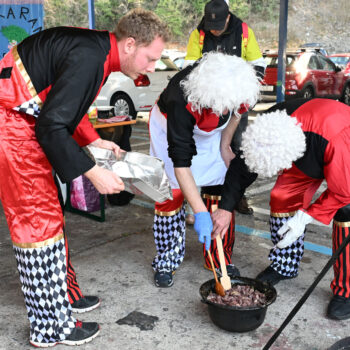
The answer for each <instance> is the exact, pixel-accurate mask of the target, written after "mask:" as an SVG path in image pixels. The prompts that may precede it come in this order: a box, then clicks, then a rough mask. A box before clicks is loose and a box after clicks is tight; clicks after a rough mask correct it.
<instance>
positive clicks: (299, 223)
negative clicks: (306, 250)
mask: <svg viewBox="0 0 350 350" xmlns="http://www.w3.org/2000/svg"><path fill="white" fill-rule="evenodd" d="M312 220H313V217H312V216H310V215H308V214H306V213H304V212H303V211H301V210H298V211H297V212H296V214H295V215H294V216H293V217H292V218H290V219H289V220H288V221H287V222H285V223H284V224H283V226H282V227H281V228H280V229H279V230H278V231H277V234H278V235H279V236H280V237H283V239H281V240H280V241H279V242H278V243H277V247H278V248H285V247H287V246H289V245H291V244H292V243H293V242H295V241H296V240H297V239H298V238H299V237H300V236H301V235H302V234H303V233H304V231H305V226H306V225H307V224H309V223H310V222H311V221H312Z"/></svg>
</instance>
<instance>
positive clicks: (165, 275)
mask: <svg viewBox="0 0 350 350" xmlns="http://www.w3.org/2000/svg"><path fill="white" fill-rule="evenodd" d="M174 273H175V272H169V271H156V273H155V274H154V283H155V285H156V286H157V287H159V288H169V287H171V286H172V285H173V284H174V280H173V275H174Z"/></svg>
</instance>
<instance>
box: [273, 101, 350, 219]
mask: <svg viewBox="0 0 350 350" xmlns="http://www.w3.org/2000/svg"><path fill="white" fill-rule="evenodd" d="M283 109H285V110H286V111H287V114H289V115H291V116H292V117H295V118H296V119H297V120H298V122H299V123H300V124H301V128H302V129H303V131H304V134H305V137H306V151H305V153H304V155H303V157H301V158H300V159H298V160H297V161H295V162H294V165H295V166H296V167H297V168H298V169H299V170H301V171H302V172H303V173H304V174H305V175H307V176H308V177H310V178H315V179H325V180H326V181H327V189H326V190H325V191H324V192H323V193H322V194H321V195H320V197H318V198H317V199H316V201H315V202H314V203H313V204H312V205H311V206H310V207H309V208H304V209H305V211H306V212H307V213H308V214H309V215H311V216H312V217H313V218H315V219H316V220H318V221H320V222H323V223H324V224H329V223H330V221H331V220H332V218H333V217H334V215H335V213H336V212H337V210H338V209H340V208H342V207H344V206H346V205H348V204H350V176H349V174H350V107H349V106H347V105H345V104H344V103H341V102H337V101H334V100H329V99H313V100H309V101H307V100H302V99H299V100H295V101H290V102H284V103H279V104H277V105H275V106H273V107H272V108H270V110H269V112H270V111H275V110H283Z"/></svg>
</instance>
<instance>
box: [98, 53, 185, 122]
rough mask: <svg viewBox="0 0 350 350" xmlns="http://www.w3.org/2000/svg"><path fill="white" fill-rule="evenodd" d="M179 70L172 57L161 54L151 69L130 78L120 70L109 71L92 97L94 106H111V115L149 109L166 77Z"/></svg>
mask: <svg viewBox="0 0 350 350" xmlns="http://www.w3.org/2000/svg"><path fill="white" fill-rule="evenodd" d="M178 71H179V69H178V68H177V66H176V65H175V64H174V63H173V61H172V60H171V59H170V58H169V57H167V56H162V58H161V59H160V60H158V61H157V62H156V66H155V71H154V72H153V73H147V74H145V75H140V76H139V77H138V78H137V79H135V80H132V79H131V78H129V77H127V76H126V75H124V74H123V73H121V72H113V73H111V74H110V76H109V77H108V79H107V82H106V83H105V85H104V86H103V87H102V89H101V91H100V93H99V95H98V96H97V99H96V101H95V102H96V105H97V107H102V106H113V107H114V114H115V115H130V116H132V117H133V118H136V115H137V112H139V111H149V110H150V109H151V108H152V106H153V105H154V103H155V101H156V99H157V98H158V96H159V95H160V93H161V92H162V91H163V90H164V88H165V87H166V86H167V84H168V81H169V80H170V79H171V78H172V77H173V76H174V75H175V74H176V73H177V72H178Z"/></svg>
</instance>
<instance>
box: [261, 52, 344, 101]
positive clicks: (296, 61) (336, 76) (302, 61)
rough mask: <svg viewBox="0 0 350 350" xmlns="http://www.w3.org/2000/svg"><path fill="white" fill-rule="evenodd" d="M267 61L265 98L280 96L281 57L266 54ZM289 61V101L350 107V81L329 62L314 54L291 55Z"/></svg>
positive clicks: (264, 85)
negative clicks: (336, 101)
mask: <svg viewBox="0 0 350 350" xmlns="http://www.w3.org/2000/svg"><path fill="white" fill-rule="evenodd" d="M264 57H265V60H266V63H267V67H266V71H265V76H264V79H263V80H262V81H261V95H262V97H264V96H268V95H270V96H276V85H277V65H278V54H277V53H265V54H264ZM286 59H287V62H286V78H285V79H286V80H285V96H286V98H295V97H304V98H313V97H323V98H333V99H340V100H341V101H343V102H344V103H346V104H347V105H350V77H349V76H346V75H345V74H344V73H343V72H342V71H341V68H340V67H338V66H337V65H335V64H334V63H333V62H332V61H331V60H330V59H329V58H327V57H325V56H324V55H323V54H321V53H319V52H317V51H313V50H312V51H296V52H287V54H286Z"/></svg>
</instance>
